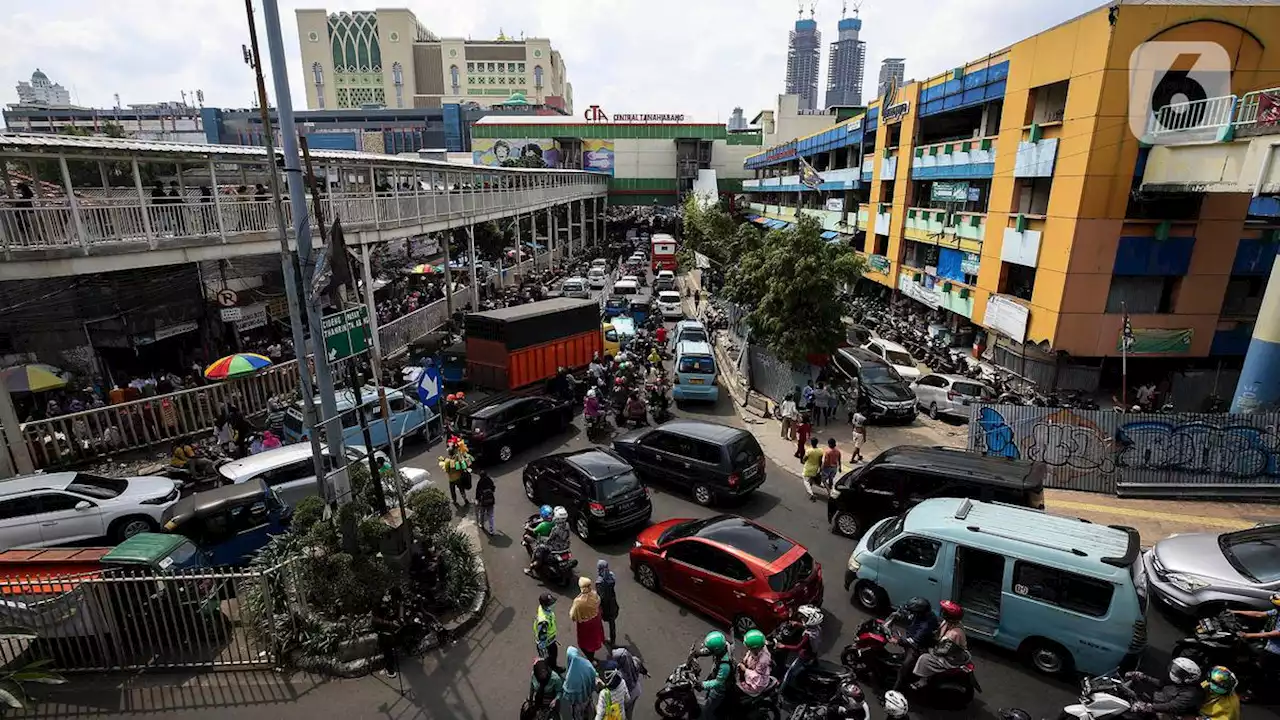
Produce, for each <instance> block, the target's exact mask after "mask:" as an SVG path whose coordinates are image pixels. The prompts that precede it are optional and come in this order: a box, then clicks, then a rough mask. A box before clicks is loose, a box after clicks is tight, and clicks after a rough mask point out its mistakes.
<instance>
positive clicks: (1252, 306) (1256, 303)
mask: <svg viewBox="0 0 1280 720" xmlns="http://www.w3.org/2000/svg"><path fill="white" fill-rule="evenodd" d="M1266 287H1267V277H1266V276H1265V275H1264V276H1257V277H1255V276H1247V275H1246V276H1239V275H1233V276H1232V277H1231V280H1229V281H1228V282H1227V294H1226V295H1225V296H1224V297H1223V299H1222V314H1223V315H1224V316H1226V317H1245V318H1251V317H1257V316H1258V311H1259V310H1260V309H1262V292H1263V291H1264V290H1265V289H1266Z"/></svg>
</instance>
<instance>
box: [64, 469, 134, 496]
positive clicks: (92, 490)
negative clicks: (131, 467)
mask: <svg viewBox="0 0 1280 720" xmlns="http://www.w3.org/2000/svg"><path fill="white" fill-rule="evenodd" d="M128 487H129V481H128V480H125V479H124V478H109V477H101V476H98V475H90V474H89V473H76V479H75V480H72V481H71V484H70V485H68V486H67V490H70V491H71V492H74V493H80V494H81V495H88V496H89V497H92V498H99V499H101V500H110V499H111V498H113V497H116V496H118V495H120V494H121V493H123V492H124V491H125V489H126V488H128Z"/></svg>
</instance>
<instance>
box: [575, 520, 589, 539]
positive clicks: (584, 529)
mask: <svg viewBox="0 0 1280 720" xmlns="http://www.w3.org/2000/svg"><path fill="white" fill-rule="evenodd" d="M573 531H574V532H575V533H577V535H578V537H580V538H582V539H583V540H590V539H591V522H590V521H589V520H587V516H586V515H582V514H579V515H578V519H577V520H575V521H574V522H573Z"/></svg>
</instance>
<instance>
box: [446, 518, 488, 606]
mask: <svg viewBox="0 0 1280 720" xmlns="http://www.w3.org/2000/svg"><path fill="white" fill-rule="evenodd" d="M439 541H440V552H441V554H442V555H443V561H444V567H445V588H446V590H447V591H448V593H449V599H450V600H451V601H452V602H453V606H454V607H456V608H467V607H471V603H473V602H475V599H476V597H477V596H479V594H480V590H481V588H480V578H479V577H478V576H477V575H476V571H477V570H478V569H479V564H478V560H477V557H476V549H475V548H474V547H473V546H472V545H471V540H469V539H468V538H467V536H466V535H463V534H462V533H461V532H459V531H457V530H452V529H451V530H447V531H445V532H444V534H442V535H441V536H440V538H439Z"/></svg>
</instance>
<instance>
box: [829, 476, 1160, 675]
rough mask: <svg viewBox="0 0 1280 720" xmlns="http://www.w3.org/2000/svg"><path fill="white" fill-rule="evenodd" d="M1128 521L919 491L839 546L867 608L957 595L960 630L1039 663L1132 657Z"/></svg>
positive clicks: (1139, 627) (1044, 668)
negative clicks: (1100, 521)
mask: <svg viewBox="0 0 1280 720" xmlns="http://www.w3.org/2000/svg"><path fill="white" fill-rule="evenodd" d="M1139 552H1140V544H1139V539H1138V532H1137V531H1136V530H1134V529H1133V528H1129V527H1124V526H1119V525H1110V526H1108V525H1094V524H1093V523H1090V522H1088V521H1087V520H1081V519H1079V518H1072V517H1063V516H1059V515H1050V514H1048V513H1045V512H1044V511H1042V510H1032V509H1030V508H1025V507H1018V506H1014V505H1005V504H1002V503H989V502H982V501H980V500H970V499H962V498H934V499H931V500H925V501H924V502H922V503H920V504H919V505H916V506H915V507H913V508H911V510H909V511H907V512H906V513H905V514H902V515H898V516H896V517H891V518H886V519H884V520H881V521H880V522H879V523H876V524H875V525H873V526H872V527H871V529H870V530H869V531H868V532H867V533H866V534H865V535H864V536H863V537H862V540H861V541H860V542H859V543H858V547H857V549H855V550H854V551H853V554H852V555H851V556H850V557H849V565H848V568H847V570H846V571H845V588H846V589H848V588H849V587H850V586H851V585H852V587H853V600H854V602H855V603H856V604H857V605H858V606H860V607H861V608H863V609H864V610H867V611H868V612H872V613H882V612H884V611H885V610H887V609H888V608H889V607H890V606H895V607H896V606H900V605H902V604H903V603H905V602H906V601H907V600H908V599H910V598H912V597H923V598H925V599H927V600H928V601H929V602H930V603H932V604H933V606H934V607H935V608H936V607H938V603H939V602H940V601H942V600H953V601H955V602H958V603H960V605H961V606H962V607H964V610H965V613H964V626H965V630H966V631H967V632H968V633H969V637H970V638H977V639H981V640H985V641H988V642H991V643H994V644H996V645H999V646H1001V647H1004V648H1007V649H1009V650H1013V651H1016V652H1018V653H1019V654H1020V655H1021V656H1022V657H1023V658H1024V659H1025V660H1026V661H1027V662H1028V663H1029V664H1030V665H1031V666H1032V667H1033V668H1035V669H1036V670H1038V671H1040V672H1042V673H1045V674H1059V673H1064V674H1065V673H1070V672H1073V671H1075V672H1082V673H1086V674H1088V675H1093V676H1097V675H1103V674H1107V673H1111V672H1114V671H1115V670H1116V669H1117V668H1120V669H1132V668H1133V667H1136V666H1137V663H1138V661H1139V660H1140V659H1141V655H1142V653H1143V651H1144V650H1145V649H1146V645H1147V620H1146V612H1147V583H1146V575H1145V573H1144V571H1143V567H1142V563H1141V562H1140V561H1139Z"/></svg>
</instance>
